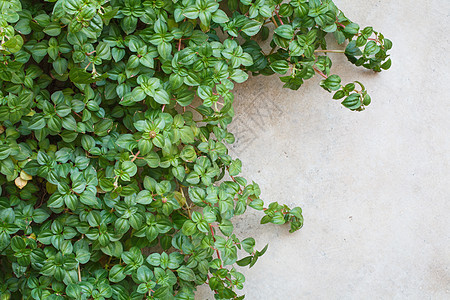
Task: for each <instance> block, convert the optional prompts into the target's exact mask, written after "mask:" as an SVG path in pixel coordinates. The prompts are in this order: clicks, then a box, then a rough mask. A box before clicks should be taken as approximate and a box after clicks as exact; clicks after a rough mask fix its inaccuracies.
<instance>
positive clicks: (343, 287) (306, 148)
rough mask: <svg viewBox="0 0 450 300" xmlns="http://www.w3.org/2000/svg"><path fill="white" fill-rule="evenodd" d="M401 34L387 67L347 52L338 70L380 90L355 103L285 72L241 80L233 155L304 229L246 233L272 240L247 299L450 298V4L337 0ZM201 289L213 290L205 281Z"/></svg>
mask: <svg viewBox="0 0 450 300" xmlns="http://www.w3.org/2000/svg"><path fill="white" fill-rule="evenodd" d="M335 2H336V4H337V5H338V6H339V7H340V9H341V10H342V11H344V13H346V15H347V16H348V17H349V18H350V19H352V20H353V21H355V22H357V23H359V24H360V25H361V26H368V25H371V26H373V27H374V28H375V30H377V31H381V32H382V33H383V34H384V35H385V36H386V37H388V38H390V39H391V40H392V41H393V43H394V48H393V49H392V52H391V54H392V61H393V65H392V68H391V69H390V70H389V71H386V72H382V73H380V74H375V73H373V72H369V71H365V70H363V69H360V68H356V67H354V66H353V65H350V64H348V63H347V62H346V59H345V58H344V57H342V56H340V55H339V54H332V55H333V57H332V58H333V59H334V61H335V64H334V68H333V69H332V72H334V73H336V74H340V75H342V78H343V82H350V81H353V80H361V81H362V82H363V83H364V84H365V85H366V87H367V88H368V90H369V93H370V94H371V96H372V104H371V105H370V106H369V107H368V108H367V110H366V111H364V112H361V113H357V112H350V111H349V110H347V109H345V108H344V107H342V106H341V105H340V104H339V102H337V101H333V100H331V95H330V94H328V93H327V92H325V91H324V90H322V89H321V88H320V87H318V85H317V83H318V82H319V78H317V79H312V80H310V82H308V83H307V84H305V85H304V86H303V87H302V88H301V89H300V90H299V91H291V90H287V89H282V87H281V86H282V84H281V82H280V81H279V80H278V79H277V78H276V77H270V78H261V77H256V78H252V79H250V80H249V81H248V82H247V83H245V84H242V85H240V86H238V87H237V89H236V100H235V103H236V106H235V108H236V112H237V116H236V119H235V121H234V123H233V125H232V129H233V131H234V133H235V134H236V136H237V138H238V139H237V142H236V144H235V145H234V147H233V150H232V151H233V155H234V156H235V157H239V158H240V159H241V160H242V161H243V171H244V173H243V175H244V176H245V177H246V178H247V179H249V180H254V181H256V182H258V183H259V184H260V186H261V189H262V198H263V199H264V200H265V201H266V203H267V202H271V201H279V202H281V203H286V204H288V205H290V206H296V205H298V206H301V207H302V208H303V213H304V217H305V225H304V227H303V228H302V229H301V230H300V231H298V232H297V233H294V234H289V233H288V228H287V227H280V226H275V225H260V224H259V220H260V218H261V216H262V215H261V214H260V213H259V212H254V211H252V210H251V209H250V210H249V211H248V212H247V213H246V214H245V215H244V216H243V217H241V218H239V219H237V223H238V225H237V230H236V231H237V233H238V234H239V236H240V237H243V238H244V237H248V236H254V237H255V238H256V240H257V248H262V247H263V246H264V245H265V244H266V243H269V249H268V251H267V252H266V254H265V255H264V256H263V257H262V258H261V259H260V261H258V263H257V264H256V265H255V266H254V267H253V268H252V269H244V273H245V275H246V277H247V282H246V286H245V289H244V290H243V293H245V294H246V299H250V300H253V299H450V221H449V220H450V219H449V213H450V171H449V167H450V166H449V164H450V97H449V96H450V94H449V85H450V76H449V71H448V64H449V63H450V60H449V51H450V42H449V37H450V35H449V33H450V15H449V14H450V1H449V0H430V1H414V0H404V1H380V0H376V1H350V0H339V1H335ZM198 299H214V297H213V296H212V295H211V294H210V293H208V292H206V291H205V290H201V291H200V292H199V293H198Z"/></svg>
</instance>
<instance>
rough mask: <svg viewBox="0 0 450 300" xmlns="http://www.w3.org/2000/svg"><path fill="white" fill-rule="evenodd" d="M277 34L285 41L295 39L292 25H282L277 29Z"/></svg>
mask: <svg viewBox="0 0 450 300" xmlns="http://www.w3.org/2000/svg"><path fill="white" fill-rule="evenodd" d="M274 32H275V34H276V35H279V36H280V37H282V38H285V39H288V40H290V39H292V38H293V37H294V29H293V28H292V26H291V25H281V26H278V27H277V28H275V31H274Z"/></svg>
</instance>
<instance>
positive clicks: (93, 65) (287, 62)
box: [0, 0, 392, 300]
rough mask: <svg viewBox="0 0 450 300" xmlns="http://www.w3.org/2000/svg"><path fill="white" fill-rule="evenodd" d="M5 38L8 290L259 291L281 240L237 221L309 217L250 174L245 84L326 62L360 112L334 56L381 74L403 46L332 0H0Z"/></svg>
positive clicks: (3, 200)
mask: <svg viewBox="0 0 450 300" xmlns="http://www.w3.org/2000/svg"><path fill="white" fill-rule="evenodd" d="M327 34H332V35H334V37H335V39H336V40H337V43H338V44H344V45H343V46H342V50H341V49H328V47H327V43H326V40H325V36H326V35H327ZM0 38H1V41H0V122H1V126H0V184H1V188H0V192H1V197H0V271H1V272H0V294H1V296H0V299H2V300H6V299H110V298H112V299H144V298H145V299H193V298H194V292H195V290H196V288H197V287H198V286H199V285H202V284H208V285H209V287H210V288H211V290H212V291H213V292H214V295H215V298H216V299H243V297H244V296H239V295H238V294H239V291H238V290H239V289H242V287H243V284H244V281H245V278H244V275H243V274H242V273H240V272H239V269H240V267H243V266H250V267H251V266H253V265H254V264H255V263H256V262H257V260H258V258H259V257H260V256H261V255H263V254H264V252H265V251H266V249H267V246H265V247H259V246H258V247H256V242H255V240H254V239H253V238H252V237H241V236H236V235H235V234H234V233H233V230H234V226H233V222H232V218H233V217H234V216H236V215H241V214H244V213H245V211H246V210H247V209H248V208H252V209H256V210H259V211H261V214H262V216H263V217H262V220H261V223H273V224H286V223H287V224H289V226H290V231H291V232H294V231H296V230H298V229H299V228H301V227H302V225H303V217H302V211H301V209H300V208H299V207H296V208H292V209H291V208H289V207H287V206H286V205H283V204H278V203H276V202H274V203H271V204H269V205H268V206H265V205H264V203H263V201H262V200H261V198H260V196H261V191H260V189H259V186H258V185H257V184H256V183H255V182H251V183H250V182H248V181H247V180H246V179H245V178H243V177H241V176H239V174H240V172H241V167H242V163H241V161H240V160H239V159H235V158H233V157H231V156H230V155H229V154H228V145H229V144H231V143H233V142H234V136H233V134H232V133H231V132H229V131H228V130H227V127H228V125H229V124H230V123H231V121H232V119H233V116H234V111H233V101H234V96H233V92H232V91H233V88H234V85H235V83H242V82H244V81H246V80H247V78H248V76H249V75H248V74H249V73H251V74H253V75H255V76H256V75H272V74H274V73H278V74H280V75H281V76H279V78H280V79H281V81H282V82H283V83H284V86H285V87H287V88H290V89H294V90H296V89H298V88H300V86H301V85H302V84H303V82H304V81H305V80H308V79H310V78H312V77H314V76H315V75H317V76H320V77H323V78H322V80H321V82H320V86H321V87H322V88H324V89H325V90H327V91H329V92H333V93H334V94H333V98H334V99H340V102H341V103H342V105H344V106H345V107H347V108H349V109H350V110H358V111H360V110H363V109H364V108H365V107H366V106H367V105H369V104H370V101H371V99H370V96H369V95H368V93H367V90H366V88H365V87H364V85H363V84H362V83H360V82H359V81H355V82H351V83H346V84H343V83H342V82H341V79H340V77H339V76H338V75H336V74H332V71H331V66H332V61H331V59H330V57H329V56H328V54H329V53H342V55H345V56H346V57H347V58H348V60H349V61H350V62H351V63H353V64H355V65H356V66H362V67H365V68H367V69H371V70H374V71H376V72H379V71H381V70H382V69H388V68H389V67H390V64H391V61H390V59H389V55H388V54H387V51H388V50H389V49H390V48H391V47H392V43H391V42H390V41H389V40H388V39H386V38H385V37H384V36H383V35H382V34H381V33H378V32H376V31H374V30H373V29H372V27H366V28H360V27H359V26H358V25H357V24H356V23H353V22H351V21H350V20H349V19H347V18H346V17H345V16H344V14H343V13H342V12H341V11H340V10H339V9H338V8H337V7H336V6H335V5H334V4H333V2H332V1H331V0H309V1H307V0H291V1H288V2H284V3H282V1H281V0H240V1H238V0H224V1H222V2H220V1H215V0H45V1H44V0H41V1H38V0H20V1H19V0H0ZM266 40H267V43H268V44H269V45H270V50H268V51H264V50H263V49H262V48H261V44H262V43H265V42H264V41H266ZM275 79H276V78H275V77H274V80H275ZM196 98H197V100H196V101H194V99H196Z"/></svg>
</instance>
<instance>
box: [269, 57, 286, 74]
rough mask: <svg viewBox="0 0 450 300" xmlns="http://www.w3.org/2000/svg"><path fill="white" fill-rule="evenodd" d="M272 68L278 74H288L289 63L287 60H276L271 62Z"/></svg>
mask: <svg viewBox="0 0 450 300" xmlns="http://www.w3.org/2000/svg"><path fill="white" fill-rule="evenodd" d="M270 68H271V69H272V70H273V71H274V72H276V73H278V74H286V72H287V71H288V70H289V64H288V62H287V61H285V60H276V61H274V62H273V63H271V64H270Z"/></svg>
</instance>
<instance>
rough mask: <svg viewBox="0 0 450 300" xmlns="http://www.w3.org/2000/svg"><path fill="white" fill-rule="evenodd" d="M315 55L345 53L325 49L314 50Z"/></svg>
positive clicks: (343, 51)
mask: <svg viewBox="0 0 450 300" xmlns="http://www.w3.org/2000/svg"><path fill="white" fill-rule="evenodd" d="M314 52H315V53H345V50H327V49H317V50H314Z"/></svg>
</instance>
